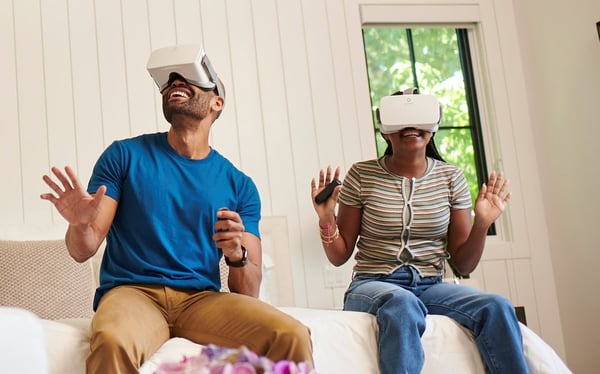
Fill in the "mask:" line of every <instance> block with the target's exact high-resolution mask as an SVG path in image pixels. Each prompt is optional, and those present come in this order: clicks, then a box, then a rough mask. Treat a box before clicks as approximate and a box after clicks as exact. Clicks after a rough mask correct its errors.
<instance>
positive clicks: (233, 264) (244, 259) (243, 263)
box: [223, 246, 248, 268]
mask: <svg viewBox="0 0 600 374" xmlns="http://www.w3.org/2000/svg"><path fill="white" fill-rule="evenodd" d="M223 257H225V263H226V264H227V266H231V267H233V268H241V267H244V266H246V264H247V263H248V251H247V250H246V248H245V247H244V246H242V259H241V260H238V261H229V259H228V258H227V256H223Z"/></svg>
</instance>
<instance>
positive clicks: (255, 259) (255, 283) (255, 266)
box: [227, 232, 262, 297]
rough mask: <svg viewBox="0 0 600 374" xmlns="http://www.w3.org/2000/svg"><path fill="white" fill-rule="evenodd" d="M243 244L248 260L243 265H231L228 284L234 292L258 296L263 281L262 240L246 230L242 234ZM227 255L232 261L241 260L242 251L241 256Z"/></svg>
mask: <svg viewBox="0 0 600 374" xmlns="http://www.w3.org/2000/svg"><path fill="white" fill-rule="evenodd" d="M242 245H243V246H244V248H246V251H247V254H248V262H247V263H246V265H245V266H243V267H233V266H230V267H229V279H228V286H229V289H230V290H231V291H232V292H236V293H241V294H244V295H248V296H253V297H258V296H259V291H260V282H261V281H262V246H261V242H260V239H259V238H257V237H256V236H255V235H252V234H250V233H246V232H245V233H243V234H242ZM227 257H228V258H229V260H230V261H238V260H241V258H242V257H241V251H240V255H239V257H235V258H231V257H229V256H227Z"/></svg>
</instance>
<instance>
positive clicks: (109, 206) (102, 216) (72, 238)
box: [65, 195, 118, 262]
mask: <svg viewBox="0 0 600 374" xmlns="http://www.w3.org/2000/svg"><path fill="white" fill-rule="evenodd" d="M117 206H118V203H117V201H116V200H114V199H113V198H112V197H109V196H106V195H104V196H102V200H101V202H100V204H99V206H98V209H99V212H98V216H97V217H96V219H95V220H94V221H92V222H90V223H88V224H69V227H68V228H67V233H66V234H65V243H66V245H67V249H68V250H69V254H70V255H71V257H73V259H74V260H75V261H77V262H84V261H86V260H87V259H88V258H90V257H92V256H93V255H94V254H96V252H97V251H98V248H99V247H100V244H102V242H103V241H104V238H106V235H107V234H108V230H109V229H110V225H111V224H112V221H113V219H114V217H115V214H116V211H117Z"/></svg>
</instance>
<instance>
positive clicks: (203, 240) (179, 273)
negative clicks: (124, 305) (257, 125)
mask: <svg viewBox="0 0 600 374" xmlns="http://www.w3.org/2000/svg"><path fill="white" fill-rule="evenodd" d="M102 185H105V186H106V187H107V190H106V194H107V195H108V196H110V197H112V198H113V199H115V200H116V201H117V202H118V208H117V212H116V214H115V218H114V221H113V223H112V225H111V227H110V230H109V232H108V235H107V237H106V252H105V254H104V258H103V260H102V265H101V268H100V287H99V288H98V289H97V290H96V296H95V299H94V310H96V308H97V306H98V302H99V301H100V298H101V297H102V296H103V295H104V294H105V293H106V292H107V291H108V290H109V289H111V288H113V287H116V286H118V285H122V284H157V285H164V286H169V287H176V288H183V289H194V290H219V289H220V275H219V260H220V258H221V255H222V252H221V250H219V249H218V248H217V246H216V243H215V241H214V240H213V239H212V235H213V234H214V224H215V221H216V219H217V218H216V213H217V210H218V209H219V208H228V209H230V210H234V211H236V212H238V213H239V214H240V216H241V218H242V221H243V223H244V228H245V230H246V231H247V232H249V233H252V234H254V235H256V236H257V237H259V238H260V234H259V231H258V225H259V221H260V209H261V203H260V198H259V194H258V190H257V188H256V185H255V184H254V182H253V181H252V179H251V178H250V177H248V176H247V175H245V174H244V173H243V172H241V171H240V170H238V169H237V168H236V167H235V166H234V165H233V164H232V163H231V162H230V161H229V160H227V159H226V158H225V157H223V156H222V155H221V154H219V153H218V152H217V151H215V150H214V149H211V150H210V153H209V154H208V156H207V157H206V158H204V159H202V160H191V159H188V158H185V157H183V156H181V155H179V154H178V153H176V152H175V150H173V148H171V146H170V145H169V144H168V143H167V134H166V133H156V134H147V135H141V136H138V137H135V138H130V139H126V140H119V141H115V142H113V143H112V144H111V145H110V146H109V147H108V148H107V149H106V150H105V151H104V152H103V153H102V155H101V156H100V158H99V159H98V161H97V163H96V165H95V166H94V171H93V174H92V177H91V179H90V183H89V185H88V192H89V193H95V192H96V191H97V189H98V188H99V187H100V186H102Z"/></svg>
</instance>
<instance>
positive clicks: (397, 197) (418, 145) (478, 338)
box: [311, 127, 528, 374]
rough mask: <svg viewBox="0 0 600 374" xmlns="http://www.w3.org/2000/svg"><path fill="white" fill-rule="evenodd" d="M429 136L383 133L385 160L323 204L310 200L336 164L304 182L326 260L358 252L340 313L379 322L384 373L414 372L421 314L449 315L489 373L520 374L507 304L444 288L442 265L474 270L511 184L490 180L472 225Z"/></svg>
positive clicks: (353, 172) (460, 183) (418, 364)
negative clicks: (470, 340) (366, 315)
mask: <svg viewBox="0 0 600 374" xmlns="http://www.w3.org/2000/svg"><path fill="white" fill-rule="evenodd" d="M433 135H434V133H432V132H430V131H425V130H422V129H416V128H410V127H409V128H403V129H401V130H400V131H396V132H394V133H389V134H384V135H383V137H384V139H385V140H386V142H387V143H388V148H387V150H386V152H385V155H384V156H382V157H380V158H378V159H373V160H368V161H362V162H357V163H355V164H354V165H352V167H351V168H350V170H349V171H348V174H347V175H346V177H345V179H344V181H343V184H342V186H339V187H336V188H335V189H334V192H333V194H332V195H331V196H330V197H329V198H328V199H327V200H326V201H325V202H323V203H322V204H317V203H315V202H314V199H315V197H316V196H317V195H318V193H319V192H320V191H322V190H323V189H324V188H325V186H327V185H328V184H329V183H330V182H331V181H332V180H333V179H338V178H339V175H340V170H339V167H338V168H337V169H335V171H332V168H331V167H328V168H327V169H326V170H321V171H320V173H319V181H318V184H317V182H316V181H315V179H313V180H312V181H311V188H312V198H313V205H314V207H315V211H316V212H317V214H318V216H319V226H320V232H321V239H322V241H323V248H324V250H325V253H326V255H327V258H328V259H329V261H330V262H331V263H332V264H333V265H335V266H340V265H342V264H344V263H345V262H346V261H348V259H349V258H350V256H351V255H352V253H353V252H354V248H355V246H356V248H357V253H356V256H355V260H356V264H355V266H354V275H353V280H352V282H351V283H350V285H349V287H348V289H347V291H346V294H345V296H344V310H351V311H361V312H367V313H371V314H373V315H374V316H375V317H376V319H377V323H378V326H379V337H378V348H379V367H380V370H381V373H383V374H389V373H393V374H397V373H411V374H412V373H420V372H421V369H422V367H423V362H424V353H423V348H422V345H421V340H420V339H421V336H422V335H423V332H424V331H425V317H426V315H427V314H428V313H431V314H439V315H445V316H448V317H450V318H452V319H454V320H456V321H457V322H458V323H460V324H461V325H463V326H464V327H466V328H467V329H469V330H470V331H471V332H472V333H473V336H474V339H475V342H476V344H477V347H478V348H479V351H480V352H481V355H482V357H483V360H484V362H485V364H486V365H487V368H488V370H489V372H490V373H511V374H514V373H527V372H528V368H527V365H526V363H525V359H524V356H523V346H522V337H521V331H520V328H519V324H518V320H517V318H516V315H515V312H514V308H513V306H512V305H511V303H510V302H509V301H508V300H507V299H505V298H503V297H501V296H499V295H495V294H490V293H485V292H481V291H479V290H476V289H473V288H470V287H467V286H464V285H458V284H450V283H444V282H442V272H443V268H444V264H445V261H446V260H449V261H450V262H451V264H452V266H453V267H454V269H455V271H457V272H459V273H460V274H469V273H471V272H472V271H473V270H474V269H475V267H476V266H477V264H478V263H479V260H480V258H481V255H482V253H483V248H484V244H485V239H486V235H487V231H488V228H489V227H490V225H491V224H492V223H493V222H494V221H495V220H496V219H497V218H498V217H499V216H500V215H501V214H502V212H503V211H504V209H505V207H506V205H507V203H508V201H509V199H510V192H509V191H508V184H509V182H508V180H507V179H505V178H504V176H503V173H499V174H498V173H496V172H492V173H491V174H490V176H489V181H488V182H487V183H486V184H483V185H482V187H481V190H480V192H479V194H478V196H477V199H476V201H475V209H474V213H475V217H474V219H473V220H472V217H471V198H470V195H469V190H468V188H467V182H466V179H465V177H464V175H463V172H462V171H461V170H460V169H459V168H458V167H456V166H453V165H450V164H447V163H445V162H444V161H443V160H442V158H441V157H440V156H439V154H438V152H437V149H436V147H435V144H434V142H433ZM336 202H337V203H339V206H338V214H337V217H336V215H335V208H336ZM450 370H451V369H450Z"/></svg>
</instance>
